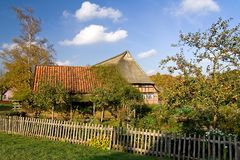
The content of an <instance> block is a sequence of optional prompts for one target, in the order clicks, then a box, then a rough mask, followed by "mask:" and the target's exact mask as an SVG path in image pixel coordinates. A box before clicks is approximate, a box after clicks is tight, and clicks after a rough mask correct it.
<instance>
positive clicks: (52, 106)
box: [52, 106, 54, 120]
mask: <svg viewBox="0 0 240 160" xmlns="http://www.w3.org/2000/svg"><path fill="white" fill-rule="evenodd" d="M53 119H54V106H52V120H53Z"/></svg>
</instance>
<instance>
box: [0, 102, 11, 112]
mask: <svg viewBox="0 0 240 160" xmlns="http://www.w3.org/2000/svg"><path fill="white" fill-rule="evenodd" d="M12 108H13V105H12V104H1V103H0V111H9V110H11V109H12Z"/></svg>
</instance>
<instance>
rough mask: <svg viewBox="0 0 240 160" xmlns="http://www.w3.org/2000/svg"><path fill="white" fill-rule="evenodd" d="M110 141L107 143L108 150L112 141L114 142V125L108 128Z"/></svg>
mask: <svg viewBox="0 0 240 160" xmlns="http://www.w3.org/2000/svg"><path fill="white" fill-rule="evenodd" d="M110 131H111V132H110V143H109V150H111V149H112V146H113V142H114V139H113V137H115V136H113V135H114V134H115V132H114V127H111V128H110Z"/></svg>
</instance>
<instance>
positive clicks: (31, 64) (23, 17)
mask: <svg viewBox="0 0 240 160" xmlns="http://www.w3.org/2000/svg"><path fill="white" fill-rule="evenodd" d="M13 10H14V11H15V13H16V15H17V17H18V20H19V22H20V26H21V34H20V36H19V37H17V38H14V39H13V44H14V47H13V48H6V49H4V50H3V51H2V52H0V58H1V59H2V60H3V64H4V66H5V68H6V73H5V75H4V78H5V79H6V82H7V83H8V84H7V85H8V86H9V87H10V88H13V89H14V91H15V92H14V99H16V100H20V101H23V102H28V103H31V93H32V88H33V78H34V70H35V66H36V65H48V64H52V60H53V54H54V50H53V48H52V45H49V44H48V42H47V40H46V39H40V38H37V36H38V34H39V32H40V31H41V27H40V20H39V19H38V18H35V17H34V16H33V10H32V9H31V8H28V9H26V10H22V9H20V8H13Z"/></svg>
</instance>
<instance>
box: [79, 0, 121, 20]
mask: <svg viewBox="0 0 240 160" xmlns="http://www.w3.org/2000/svg"><path fill="white" fill-rule="evenodd" d="M75 17H76V18H77V19H78V20H80V21H86V20H91V19H94V18H109V19H112V20H113V21H117V20H119V18H121V17H122V13H121V12H120V11H119V10H115V9H113V8H111V7H100V6H99V5H97V4H94V3H90V2H88V1H86V2H83V3H82V6H81V8H79V9H78V10H77V11H76V12H75Z"/></svg>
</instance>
